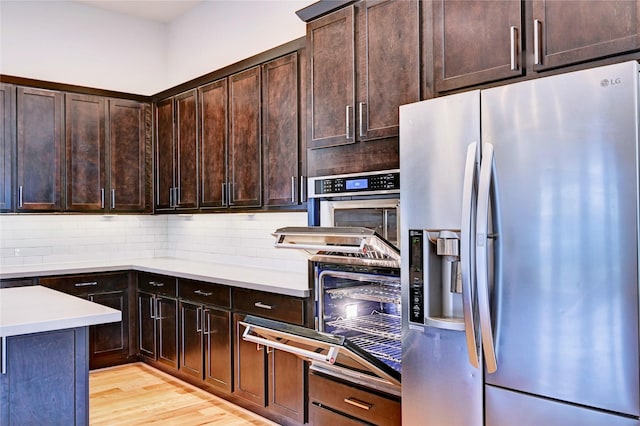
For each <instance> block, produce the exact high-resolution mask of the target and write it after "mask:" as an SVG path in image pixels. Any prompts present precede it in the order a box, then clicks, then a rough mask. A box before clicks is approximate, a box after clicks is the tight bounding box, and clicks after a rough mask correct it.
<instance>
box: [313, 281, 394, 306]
mask: <svg viewBox="0 0 640 426" xmlns="http://www.w3.org/2000/svg"><path fill="white" fill-rule="evenodd" d="M326 292H327V293H329V294H330V295H331V297H332V298H336V297H347V298H350V299H358V300H368V301H372V302H382V303H394V304H396V305H399V304H400V286H397V285H390V284H384V283H378V284H375V285H374V284H367V285H361V286H352V287H343V288H333V289H330V290H326Z"/></svg>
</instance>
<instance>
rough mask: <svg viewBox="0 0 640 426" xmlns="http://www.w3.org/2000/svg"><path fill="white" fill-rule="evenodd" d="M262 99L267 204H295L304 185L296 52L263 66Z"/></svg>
mask: <svg viewBox="0 0 640 426" xmlns="http://www.w3.org/2000/svg"><path fill="white" fill-rule="evenodd" d="M262 99H263V102H262V111H263V116H262V120H263V126H262V128H263V134H262V149H263V154H262V155H263V169H264V171H263V173H264V176H263V178H262V182H263V185H264V205H265V206H288V205H295V204H298V202H299V201H300V197H299V194H300V190H299V188H300V185H301V182H300V180H301V177H300V175H299V172H298V169H299V166H298V165H299V158H300V155H299V152H300V134H299V127H298V120H299V113H298V111H299V108H298V103H299V99H300V98H299V90H298V54H297V53H292V54H290V55H287V56H284V57H282V58H279V59H275V60H273V61H271V62H268V63H266V64H264V65H263V66H262ZM299 179H300V180H299Z"/></svg>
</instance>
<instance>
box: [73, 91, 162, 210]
mask: <svg viewBox="0 0 640 426" xmlns="http://www.w3.org/2000/svg"><path fill="white" fill-rule="evenodd" d="M65 107H66V133H65V134H66V159H67V167H66V176H67V179H66V182H67V197H66V200H67V207H66V209H67V210H69V211H101V212H120V211H122V212H141V211H145V210H147V209H148V208H149V207H150V206H149V205H148V203H147V199H146V194H147V178H146V126H145V121H146V118H145V112H146V106H145V104H142V103H139V102H135V101H127V100H120V99H107V98H103V97H98V96H85V95H77V94H67V95H66V103H65Z"/></svg>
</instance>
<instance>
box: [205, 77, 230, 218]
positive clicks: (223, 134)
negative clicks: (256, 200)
mask: <svg viewBox="0 0 640 426" xmlns="http://www.w3.org/2000/svg"><path fill="white" fill-rule="evenodd" d="M198 99H199V101H200V119H201V123H200V129H201V131H200V207H202V208H223V207H227V205H228V202H227V191H226V187H227V135H228V131H227V126H228V113H227V111H228V110H227V100H228V89H227V79H226V78H223V79H221V80H218V81H214V82H213V83H210V84H207V85H205V86H202V87H200V88H199V89H198Z"/></svg>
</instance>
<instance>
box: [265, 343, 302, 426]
mask: <svg viewBox="0 0 640 426" xmlns="http://www.w3.org/2000/svg"><path fill="white" fill-rule="evenodd" d="M268 366H269V392H267V393H268V395H269V410H271V411H274V412H276V413H278V414H281V415H283V416H286V417H289V418H291V419H293V420H295V421H297V422H298V423H300V424H302V423H304V417H305V416H304V414H305V401H306V399H305V389H306V379H305V378H306V373H307V370H306V367H305V366H306V362H305V361H303V360H302V359H300V358H298V357H297V356H295V355H293V354H290V353H288V352H283V351H279V350H275V349H273V350H270V351H269V363H268Z"/></svg>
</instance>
